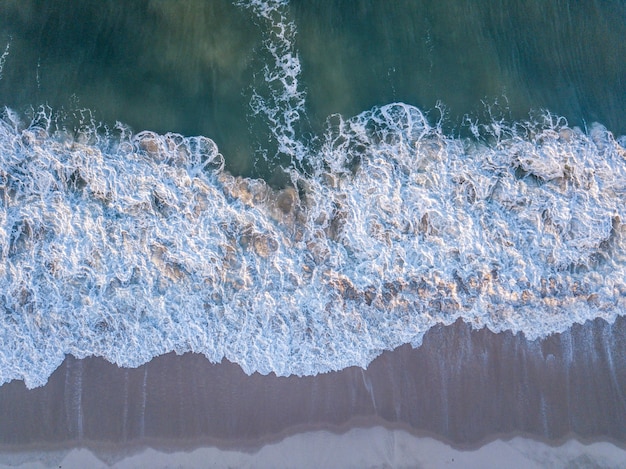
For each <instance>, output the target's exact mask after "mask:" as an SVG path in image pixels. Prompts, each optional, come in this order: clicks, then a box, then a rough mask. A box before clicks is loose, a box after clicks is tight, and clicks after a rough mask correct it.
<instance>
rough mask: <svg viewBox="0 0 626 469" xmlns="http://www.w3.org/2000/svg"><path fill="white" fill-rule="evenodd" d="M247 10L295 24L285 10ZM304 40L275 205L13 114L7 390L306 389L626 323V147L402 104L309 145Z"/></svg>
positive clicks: (202, 150) (136, 151) (194, 140)
mask: <svg viewBox="0 0 626 469" xmlns="http://www.w3.org/2000/svg"><path fill="white" fill-rule="evenodd" d="M268 5H269V6H268ZM248 6H250V7H251V10H252V11H253V13H254V14H255V15H257V17H259V18H266V19H268V18H269V19H272V18H273V19H274V20H276V18H278V20H276V21H278V23H277V24H279V25H281V24H284V23H285V22H286V21H288V20H287V19H286V18H287V17H286V16H285V14H284V12H283V11H282V9H283V8H284V6H285V2H249V4H248ZM264 8H269V10H267V9H264ZM268 12H269V13H268ZM263 15H267V16H263ZM290 28H291V27H290ZM290 28H286V29H280V28H278V29H274V30H273V32H272V33H271V34H273V35H276V37H273V36H271V35H270V37H269V38H268V41H267V42H266V47H268V48H269V49H268V50H269V51H270V52H271V54H273V56H275V57H276V63H275V64H271V67H268V68H267V69H266V72H267V73H268V74H269V75H267V76H266V77H265V80H266V81H268V82H271V83H273V85H272V86H270V87H268V89H267V90H265V91H263V92H261V91H259V92H258V93H257V94H255V95H254V96H253V101H252V103H251V105H252V110H253V112H255V113H264V115H265V116H267V118H268V122H271V123H272V125H271V127H272V129H273V135H274V138H275V140H276V142H277V143H278V144H279V145H278V147H277V148H278V152H279V153H281V154H283V155H284V154H287V155H289V157H290V158H291V159H292V160H293V161H294V165H292V166H291V167H289V168H288V169H287V172H288V174H289V179H290V181H291V183H290V184H289V185H288V186H287V187H286V188H284V189H281V190H276V189H272V188H271V187H269V186H268V184H266V183H265V182H264V181H263V180H260V179H247V178H241V177H234V176H232V175H231V174H229V173H228V172H227V171H225V170H224V160H223V157H222V155H221V154H220V152H219V149H218V148H217V146H216V145H215V143H214V142H213V141H212V140H211V139H209V138H206V137H184V136H181V135H177V134H172V133H169V134H165V135H158V134H156V133H152V132H140V133H137V134H133V133H131V132H130V131H129V130H128V129H126V128H124V127H123V126H118V127H116V128H115V129H112V130H110V131H106V132H103V131H102V129H99V128H97V126H95V125H88V126H86V127H85V128H83V129H82V131H81V132H78V133H76V134H71V133H68V132H65V131H61V130H55V129H56V126H55V125H54V122H52V118H51V116H50V113H47V112H43V111H42V112H41V113H40V115H39V116H37V118H36V119H35V120H33V122H32V123H30V124H26V125H24V124H22V123H21V122H20V119H19V118H17V117H16V116H15V114H14V113H12V112H11V111H10V110H7V111H6V112H5V116H4V118H3V119H2V121H0V383H3V382H7V381H9V380H12V379H23V380H25V382H26V385H27V386H29V387H34V386H39V385H42V384H44V383H45V382H46V380H47V378H48V377H49V375H50V374H51V373H52V372H53V371H54V369H56V367H57V366H58V365H59V364H60V363H61V362H62V360H63V359H64V357H65V355H66V354H72V355H74V356H76V357H79V358H81V357H86V356H92V355H96V356H102V357H105V358H106V359H107V360H109V361H111V362H113V363H116V364H118V365H120V366H131V367H134V366H138V365H140V364H142V363H145V362H147V361H149V360H150V359H151V358H153V357H154V356H157V355H160V354H164V353H167V352H170V351H175V352H176V353H179V354H180V353H185V352H189V351H191V352H197V353H202V354H204V355H205V356H206V357H207V358H208V359H209V360H211V361H212V362H219V361H221V360H222V359H223V358H227V359H229V360H230V361H233V362H235V363H238V364H239V365H241V366H242V368H243V369H244V370H245V371H246V372H247V373H252V372H255V371H258V372H261V373H270V372H274V373H276V374H277V375H291V374H296V375H311V374H317V373H322V372H327V371H330V370H338V369H342V368H345V367H348V366H351V365H358V366H362V367H365V366H367V364H368V363H369V362H370V361H371V360H373V359H374V358H375V357H376V356H377V355H379V354H380V353H381V352H382V351H383V350H385V349H392V348H394V347H397V346H399V345H402V344H405V343H411V344H413V345H414V346H417V345H419V344H420V342H421V339H422V337H423V335H424V334H425V333H426V331H428V329H429V328H431V327H433V326H434V325H436V324H451V323H453V322H454V321H456V320H457V319H459V318H461V319H463V320H464V321H466V322H468V323H470V324H472V325H473V326H475V327H477V328H480V327H488V328H489V329H491V330H493V331H503V330H511V331H514V332H523V333H524V334H526V335H527V336H528V337H529V338H531V339H534V338H538V337H542V336H545V335H547V334H551V333H554V332H559V331H563V330H565V329H566V328H568V327H569V326H570V325H572V324H573V323H580V322H584V321H586V320H589V319H594V318H598V317H601V318H605V319H606V320H608V321H613V320H614V319H615V317H616V316H617V315H619V314H623V313H624V311H625V309H624V308H625V306H626V280H625V279H626V249H625V248H626V244H625V242H626V241H625V239H626V224H625V223H626V151H625V150H624V146H623V142H622V140H619V141H617V140H616V139H615V138H614V137H613V135H612V134H611V133H610V132H609V131H607V130H606V129H605V128H603V127H602V126H600V125H598V124H596V125H593V126H592V127H591V128H590V129H588V131H586V132H583V131H581V130H580V129H577V128H570V127H569V126H568V125H567V123H566V122H565V121H564V119H560V118H558V117H555V116H552V115H550V114H545V115H544V117H543V119H542V120H541V121H537V122H518V123H514V124H512V125H508V126H507V125H505V124H504V123H502V122H497V121H493V122H491V123H489V124H488V125H486V126H482V127H479V126H478V125H477V124H473V125H471V126H470V127H471V130H473V131H474V132H475V134H476V137H475V138H467V139H466V138H459V137H453V136H449V135H447V134H446V133H445V132H444V131H443V130H442V129H441V127H440V126H439V125H431V124H430V123H429V122H428V120H427V119H426V117H425V115H424V114H423V113H422V111H420V110H419V109H417V108H416V107H413V106H410V105H407V104H404V103H393V104H389V105H385V106H381V107H377V108H374V109H371V110H369V111H367V112H364V113H362V114H360V115H358V116H356V117H353V118H350V119H346V118H343V117H342V116H332V117H330V118H329V120H328V123H327V129H326V132H325V133H324V135H322V136H319V137H318V138H317V139H316V141H315V144H307V143H306V142H305V141H303V140H300V139H298V135H297V134H298V133H297V130H296V129H297V123H298V121H299V119H300V118H301V115H302V113H303V112H304V93H303V92H302V91H300V88H299V84H298V80H297V79H298V73H299V61H298V58H297V54H296V53H295V52H294V51H293V46H292V44H293V42H292V40H293V35H294V34H295V30H292V29H290ZM285 31H287V33H288V34H287V35H285V34H283V33H284V32H285ZM285 38H286V39H285ZM281 41H283V42H281ZM277 43H279V46H280V47H278V48H276V47H274V45H276V44H277ZM272 47H274V49H272ZM274 52H276V53H275V54H274ZM287 56H288V58H289V60H281V58H284V57H287ZM272 70H273V71H274V75H272V74H271V73H270V72H271V71H272ZM279 98H280V99H279ZM620 142H622V144H620ZM303 162H306V164H304V163H303ZM305 168H306V169H305Z"/></svg>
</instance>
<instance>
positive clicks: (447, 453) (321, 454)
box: [0, 425, 626, 469]
mask: <svg viewBox="0 0 626 469" xmlns="http://www.w3.org/2000/svg"><path fill="white" fill-rule="evenodd" d="M552 443H554V442H546V441H541V439H535V438H533V437H526V436H523V435H519V434H518V435H511V436H510V438H501V437H495V438H493V439H492V440H491V441H489V442H483V443H481V444H477V445H473V446H472V447H468V448H464V449H459V448H456V447H454V446H451V445H449V444H448V443H446V442H444V441H441V440H440V439H437V438H436V437H433V436H428V435H422V436H417V435H415V434H413V433H410V432H408V431H405V430H402V429H390V428H386V427H385V426H379V425H373V426H369V427H360V426H356V427H351V428H349V429H347V430H346V431H345V432H342V433H335V432H333V431H330V430H323V429H320V430H313V431H304V432H294V433H292V434H290V435H287V436H285V437H284V438H281V439H280V440H278V441H275V442H268V443H266V444H264V445H262V446H260V447H259V448H257V449H256V450H255V451H246V450H244V449H237V448H221V447H219V446H213V445H209V444H205V445H200V446H195V447H193V448H189V449H182V448H179V449H176V450H172V451H168V450H167V449H164V448H162V447H161V446H160V445H158V444H151V445H146V446H141V445H138V446H136V447H134V448H132V449H131V448H129V450H128V451H124V452H120V451H115V452H113V453H107V452H106V451H102V448H100V451H98V450H97V449H94V448H91V447H89V446H88V445H86V446H73V447H68V448H66V449H54V450H43V449H41V448H38V449H37V448H34V449H32V450H30V451H20V452H3V451H2V450H0V468H16V467H17V468H26V467H28V468H35V467H40V468H49V467H63V468H65V469H69V468H80V467H93V468H97V467H102V468H105V467H118V468H131V467H154V468H158V467H163V468H165V467H207V464H210V465H211V467H229V468H231V467H251V466H253V467H274V468H278V467H322V466H323V467H327V468H332V467H337V468H347V467H364V466H365V465H367V467H407V468H408V467H415V465H416V464H419V467H421V468H439V467H444V466H445V467H449V466H451V465H452V467H464V468H471V467H476V468H478V467H481V468H485V467H502V465H506V467H511V468H517V467H519V468H525V469H526V468H530V467H537V468H540V467H545V466H546V465H549V466H550V467H573V466H575V467H578V466H576V465H577V464H578V465H580V464H581V463H593V464H594V466H593V467H598V468H617V467H620V466H621V465H622V464H623V463H624V461H626V448H625V447H624V446H623V445H621V446H620V445H618V444H615V443H614V442H610V441H604V440H599V441H594V442H583V441H580V440H579V439H577V438H567V439H564V440H563V441H561V442H559V443H558V444H552ZM312 450H319V451H312Z"/></svg>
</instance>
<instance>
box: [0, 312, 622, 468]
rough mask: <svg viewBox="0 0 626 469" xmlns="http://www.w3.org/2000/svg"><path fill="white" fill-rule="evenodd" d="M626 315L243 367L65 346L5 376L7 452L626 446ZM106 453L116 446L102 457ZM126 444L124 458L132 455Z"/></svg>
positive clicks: (439, 334) (460, 328)
mask: <svg viewBox="0 0 626 469" xmlns="http://www.w3.org/2000/svg"><path fill="white" fill-rule="evenodd" d="M624 336H626V318H625V317H618V318H617V320H616V322H615V323H613V324H608V323H607V322H606V321H604V320H601V319H597V320H594V321H591V322H587V323H585V324H583V325H575V326H573V327H572V328H571V329H570V330H568V331H567V332H565V333H563V334H555V335H553V336H550V337H547V338H545V339H542V340H539V341H528V340H527V339H525V337H524V336H523V335H521V334H517V335H513V334H512V333H510V332H504V333H499V334H495V333H493V332H490V331H488V330H485V329H481V330H473V329H472V328H471V327H470V326H469V325H467V324H465V323H462V322H460V321H457V322H456V323H454V324H453V325H451V326H438V327H435V328H433V329H431V330H430V331H428V333H427V334H426V335H425V337H424V342H423V344H422V346H421V347H419V348H417V349H412V348H411V347H410V346H408V345H404V346H402V347H399V348H398V349H395V350H394V351H386V352H384V353H383V354H382V355H381V356H379V357H378V358H377V359H375V360H374V361H373V362H372V363H371V364H370V365H369V366H368V368H367V369H365V370H363V369H361V368H356V367H351V368H347V369H344V370H342V371H339V372H331V373H326V374H321V375H316V376H309V377H301V378H299V377H294V376H292V377H286V378H285V377H276V376H274V375H265V376H263V375H260V374H258V373H255V374H253V375H250V376H248V375H246V374H245V373H244V372H243V371H242V370H241V368H240V367H239V366H238V365H236V364H233V363H230V362H226V361H224V362H222V363H220V364H211V363H210V362H209V361H208V360H207V359H206V358H205V357H204V356H201V355H194V354H185V355H181V356H177V355H175V354H167V355H163V356H160V357H156V358H154V359H153V360H152V361H150V362H149V363H147V364H146V365H143V366H141V367H139V368H135V369H122V368H118V367H117V366H116V365H113V364H110V363H108V362H106V361H105V360H103V359H101V358H93V357H91V358H86V359H83V360H77V359H75V358H73V357H67V358H66V359H65V361H64V362H63V364H62V365H61V366H60V367H59V368H58V369H57V370H56V371H55V372H54V374H53V375H52V376H51V377H50V379H49V382H48V384H46V385H45V386H43V387H40V388H36V389H33V390H27V389H26V387H25V386H24V383H23V382H16V381H13V382H11V383H7V384H5V385H3V386H1V387H0V414H2V415H5V416H6V418H5V419H3V420H2V422H0V453H1V454H2V455H3V456H2V457H0V462H1V461H2V459H3V458H4V456H5V455H14V456H17V455H19V454H20V453H22V454H26V453H32V452H40V451H44V452H51V451H52V452H54V451H68V450H70V449H72V448H80V447H84V448H87V449H89V450H90V451H92V452H93V453H94V454H97V455H102V456H104V457H105V459H107V460H110V459H109V457H110V458H113V459H116V456H115V454H117V455H118V456H123V455H126V456H128V455H129V454H131V453H133V454H136V453H137V452H138V451H143V450H145V448H158V449H159V450H162V451H164V452H172V451H174V452H176V451H185V452H189V451H194V450H195V449H198V448H203V447H204V448H206V447H209V446H210V447H215V448H218V449H219V450H220V451H232V450H236V451H239V452H241V453H245V454H250V453H254V452H256V451H259V450H260V449H262V448H264V447H267V446H271V445H276V444H279V443H280V442H281V441H284V440H285V439H287V438H291V437H293V436H296V435H303V434H309V433H316V432H327V433H330V434H333V435H335V436H341V435H344V434H346V433H348V432H351V431H353V430H356V429H361V430H367V429H371V428H380V429H384V430H385V431H387V432H398V431H399V432H405V433H406V434H407V435H409V436H411V438H417V439H424V438H430V439H433V440H436V441H439V442H440V443H441V444H444V445H447V446H449V447H450V448H451V450H454V451H462V452H463V451H474V450H476V449H478V448H481V447H484V446H486V445H489V444H491V443H493V442H494V441H502V440H510V439H511V438H517V437H521V438H523V439H525V440H528V441H535V442H536V443H537V444H539V443H541V444H546V445H548V446H550V447H553V448H555V447H559V446H561V445H563V444H565V443H567V442H568V441H578V442H579V443H581V444H582V445H589V444H594V443H599V442H601V443H609V444H611V445H613V446H614V447H616V448H619V449H624V448H626V419H624V418H623V416H624V415H626V400H624V391H623V389H626V341H624V340H623V339H622V338H623V337H624ZM106 455H108V456H106ZM126 456H123V457H126Z"/></svg>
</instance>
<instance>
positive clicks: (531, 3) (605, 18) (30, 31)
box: [0, 0, 626, 174]
mask: <svg viewBox="0 0 626 469" xmlns="http://www.w3.org/2000/svg"><path fill="white" fill-rule="evenodd" d="M290 15H291V16H292V19H293V20H294V21H295V24H296V28H297V36H296V38H297V44H296V47H297V51H298V53H299V57H300V61H301V64H302V74H301V86H302V88H303V89H304V90H306V92H307V101H306V106H307V112H306V113H307V118H308V122H309V124H310V131H312V132H313V133H317V132H320V131H322V129H323V126H324V122H325V120H326V118H327V117H328V116H329V115H330V114H333V113H341V114H343V115H344V116H347V117H349V116H352V115H355V114H358V113H360V112H362V111H364V110H366V109H369V108H370V107H372V106H374V105H381V104H386V103H389V102H394V101H402V102H406V103H409V104H412V105H416V106H418V107H420V108H421V109H423V110H427V111H428V110H432V109H433V108H434V107H435V106H436V105H437V103H441V104H442V105H443V108H444V109H445V111H444V112H445V116H446V124H447V126H448V127H449V128H450V129H451V131H454V132H460V133H462V130H460V129H461V126H460V124H461V122H462V121H463V117H464V116H465V115H471V116H474V117H480V118H487V117H486V114H488V109H491V112H492V114H493V115H494V116H495V117H499V116H501V117H504V118H505V119H506V120H507V121H517V120H523V119H527V118H528V116H529V113H532V112H534V111H538V110H541V109H548V110H550V111H551V112H553V113H555V114H558V115H562V116H565V117H566V118H567V119H568V120H569V122H570V124H571V125H579V126H584V125H586V123H590V122H592V121H599V122H601V123H603V124H604V125H605V126H607V127H608V128H609V129H610V130H612V131H613V132H614V133H616V134H617V135H621V134H624V133H626V115H625V113H624V110H625V109H626V60H624V57H626V41H625V40H624V38H626V4H625V3H624V2H619V1H585V2H574V1H569V2H568V1H563V0H555V1H545V0H500V1H496V0H493V1H484V2H477V1H468V0H456V1H455V0H419V1H418V0H413V1H410V0H397V1H388V0H385V1H383V0H359V1H349V2H348V1H340V0H294V1H292V2H291V5H290ZM7 44H8V55H6V57H5V63H4V66H3V69H2V79H1V80H0V104H3V105H7V106H9V107H11V108H12V109H14V110H15V111H18V112H19V113H21V114H28V109H29V108H30V107H37V106H39V105H42V104H45V105H49V106H50V107H52V108H53V109H54V110H59V109H64V110H67V111H71V110H73V109H83V108H87V109H90V110H91V111H93V114H94V116H95V119H97V120H99V121H104V122H106V123H110V124H114V123H115V122H116V121H121V122H123V123H125V124H128V125H129V126H130V127H131V128H132V129H133V130H134V131H139V130H143V129H150V130H155V131H157V132H161V133H162V132H168V131H172V132H180V133H183V134H185V135H192V134H202V135H206V136H209V137H211V138H212V139H214V140H215V141H216V142H217V143H218V145H219V146H220V148H221V150H222V152H223V153H224V155H225V157H226V160H227V164H228V166H229V169H230V170H231V171H233V172H235V173H243V174H252V173H254V168H253V167H252V164H251V162H252V161H253V155H254V151H255V148H257V147H258V145H262V142H263V136H262V135H261V136H259V135H256V136H255V132H256V130H255V123H254V119H253V118H251V117H250V108H249V101H250V96H251V94H252V88H253V86H254V83H255V78H254V77H255V74H256V75H257V76H258V74H259V73H261V69H262V67H263V63H262V61H261V60H259V51H260V50H261V49H262V32H261V30H260V27H259V26H258V25H257V24H255V22H254V21H253V19H252V15H251V14H250V12H249V11H246V10H245V9H242V8H240V7H237V6H234V5H232V4H231V3H230V2H228V1H226V0H212V1H204V0H188V1H181V2H176V1H166V0H137V1H125V2H122V1H111V0H109V1H103V0H84V1H80V2H76V1H73V0H47V1H41V0H40V1H37V0H4V1H3V2H2V4H1V5H0V50H4V47H5V45H7ZM431 117H432V118H433V119H437V118H438V117H439V111H434V112H432V114H431Z"/></svg>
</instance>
